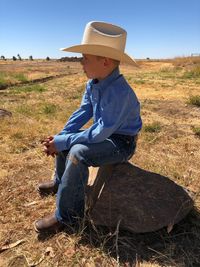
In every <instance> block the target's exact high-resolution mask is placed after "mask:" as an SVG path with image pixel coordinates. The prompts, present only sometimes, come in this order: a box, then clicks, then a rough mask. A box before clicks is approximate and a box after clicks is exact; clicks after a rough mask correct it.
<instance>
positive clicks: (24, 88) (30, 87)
mask: <svg viewBox="0 0 200 267" xmlns="http://www.w3.org/2000/svg"><path fill="white" fill-rule="evenodd" d="M13 91H14V93H16V94H20V93H30V92H36V93H42V92H44V91H46V88H45V87H43V86H41V85H39V84H33V85H26V86H18V87H14V89H13Z"/></svg>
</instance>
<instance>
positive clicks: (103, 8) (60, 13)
mask: <svg viewBox="0 0 200 267" xmlns="http://www.w3.org/2000/svg"><path fill="white" fill-rule="evenodd" d="M92 20H99V21H106V22H111V23H113V24H117V25H119V26H121V27H123V28H125V29H126V30H127V32H128V38H127V45H126V52H127V53H128V54H130V55H131V56H133V57H134V58H136V59H137V58H146V57H150V58H171V57H176V56H187V55H190V54H191V53H200V0H120V1H119V0H112V1H111V0H97V1H96V0H79V1H78V0H0V56H1V55H4V56H6V57H12V56H14V55H15V56H16V55H17V54H18V53H19V54H20V55H21V57H22V58H23V57H29V56H30V55H32V56H33V58H46V57H47V56H49V57H51V58H60V57H62V56H74V55H75V54H70V53H66V52H61V51H59V48H60V47H67V46H70V45H74V44H79V43H80V42H81V39H82V34H83V31H84V28H85V24H86V23H87V22H89V21H92ZM77 56H79V54H77Z"/></svg>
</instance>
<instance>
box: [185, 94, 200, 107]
mask: <svg viewBox="0 0 200 267" xmlns="http://www.w3.org/2000/svg"><path fill="white" fill-rule="evenodd" d="M188 103H189V104H190V105H194V106H197V107H200V95H193V96H190V98H189V100H188Z"/></svg>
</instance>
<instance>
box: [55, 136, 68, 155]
mask: <svg viewBox="0 0 200 267" xmlns="http://www.w3.org/2000/svg"><path fill="white" fill-rule="evenodd" d="M67 139H68V138H67V135H65V134H63V135H55V136H54V143H55V147H56V150H57V151H58V152H60V151H64V150H67Z"/></svg>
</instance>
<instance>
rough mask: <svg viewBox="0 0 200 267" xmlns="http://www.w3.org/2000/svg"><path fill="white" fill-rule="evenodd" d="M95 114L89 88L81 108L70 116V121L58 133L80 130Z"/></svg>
mask: <svg viewBox="0 0 200 267" xmlns="http://www.w3.org/2000/svg"><path fill="white" fill-rule="evenodd" d="M92 116H93V108H92V104H91V101H90V97H89V94H88V92H87V89H86V90H85V93H84V95H83V98H82V102H81V105H80V108H79V109H77V110H76V111H75V112H74V113H73V114H72V115H71V116H70V118H69V120H68V122H67V123H66V125H65V126H64V128H63V130H62V131H61V132H60V133H59V134H58V135H63V134H67V133H76V132H78V130H79V129H80V128H81V127H82V126H83V125H84V124H86V123H87V122H88V121H89V120H90V119H91V117H92Z"/></svg>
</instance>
